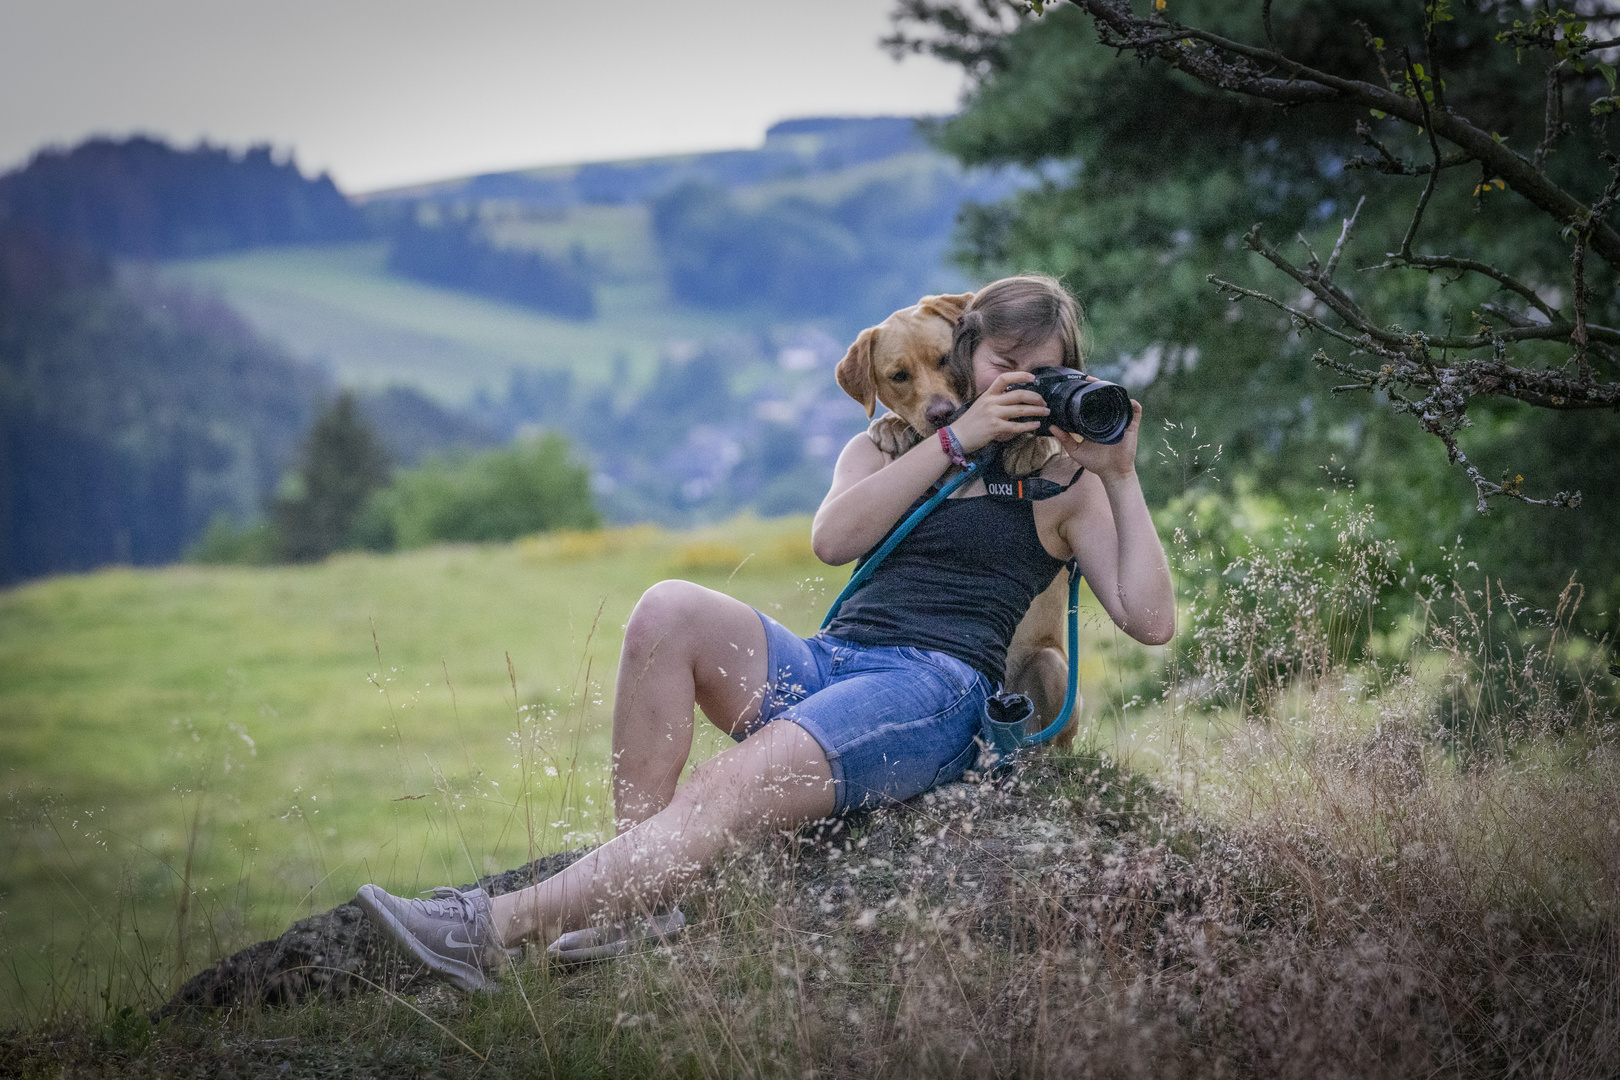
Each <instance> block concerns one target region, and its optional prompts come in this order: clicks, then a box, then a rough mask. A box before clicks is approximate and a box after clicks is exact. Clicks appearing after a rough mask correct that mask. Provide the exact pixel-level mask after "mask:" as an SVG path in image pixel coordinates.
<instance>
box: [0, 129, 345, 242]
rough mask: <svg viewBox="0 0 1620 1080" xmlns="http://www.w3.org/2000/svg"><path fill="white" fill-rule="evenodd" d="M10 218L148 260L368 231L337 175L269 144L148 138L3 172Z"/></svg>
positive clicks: (82, 148)
mask: <svg viewBox="0 0 1620 1080" xmlns="http://www.w3.org/2000/svg"><path fill="white" fill-rule="evenodd" d="M0 220H5V221H9V222H10V223H11V224H13V225H18V226H27V227H32V228H35V229H38V230H40V231H41V232H43V233H45V234H46V235H48V236H50V237H52V238H54V239H56V240H58V241H61V242H64V243H68V244H74V245H77V246H79V247H83V248H85V249H87V250H89V251H94V252H99V253H103V254H108V255H118V256H123V257H126V258H140V259H172V258H183V257H186V256H194V255H206V254H211V253H214V252H221V251H238V250H242V249H244V248H251V247H258V246H261V245H266V244H296V243H311V242H319V243H329V242H334V241H341V240H352V239H355V238H357V237H359V236H362V235H364V231H365V226H364V221H363V220H362V218H361V217H360V215H359V213H358V212H357V211H356V210H355V209H354V207H352V206H351V205H350V204H349V202H348V200H347V199H345V198H344V197H343V194H342V193H341V192H339V191H338V189H337V187H336V186H335V185H333V183H332V181H331V179H330V178H329V177H327V176H325V175H324V174H323V175H321V176H319V177H316V178H314V179H307V178H305V177H304V175H303V174H302V173H300V172H299V171H298V166H297V165H295V164H294V163H293V162H292V161H291V160H288V161H282V162H278V161H276V160H275V158H274V155H273V154H272V153H271V150H270V148H269V147H268V146H255V147H251V148H249V149H248V150H245V151H243V152H241V153H235V152H232V151H230V150H227V149H224V148H222V147H215V146H209V145H207V144H206V143H201V144H199V145H197V146H196V147H193V148H192V149H190V150H180V149H176V148H174V147H172V146H169V145H168V144H167V143H164V142H160V141H158V140H156V139H150V138H145V137H142V136H135V137H132V138H128V139H123V140H116V139H90V140H88V141H87V142H84V143H81V144H79V145H78V146H75V147H74V148H72V149H71V150H60V149H54V148H52V149H46V150H41V151H40V152H39V153H37V154H35V155H34V157H33V159H32V160H31V161H29V163H28V164H27V165H26V166H24V167H23V168H21V169H18V170H16V171H14V172H11V173H8V174H6V175H5V176H0Z"/></svg>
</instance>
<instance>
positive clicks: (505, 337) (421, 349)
mask: <svg viewBox="0 0 1620 1080" xmlns="http://www.w3.org/2000/svg"><path fill="white" fill-rule="evenodd" d="M925 134H926V133H925V131H924V130H923V129H922V128H921V127H920V126H919V124H918V123H917V122H916V121H914V120H911V119H908V118H904V117H883V118H876V119H847V118H816V119H804V120H791V121H786V122H783V123H781V124H777V125H776V126H774V127H772V128H771V129H770V131H769V132H768V133H767V135H766V138H765V140H764V144H763V145H762V146H760V147H759V148H757V149H753V150H734V151H724V152H719V153H712V154H689V155H678V156H671V157H664V158H653V159H643V160H636V161H618V162H597V163H591V164H583V165H572V166H561V167H554V168H545V169H533V170H523V171H518V172H512V173H503V174H492V175H486V176H477V177H468V178H462V179H455V180H447V181H444V182H441V183H436V184H427V185H419V186H416V187H412V188H407V189H400V190H396V191H386V192H377V193H373V194H370V195H366V196H362V197H359V198H358V199H357V200H356V201H357V202H358V203H359V204H360V206H361V208H362V210H363V212H364V213H365V215H366V216H367V218H368V219H369V220H370V222H371V225H372V228H373V230H374V235H376V236H377V237H378V239H376V240H371V241H366V242H361V243H351V244H327V245H305V246H301V247H292V248H278V249H260V250H256V251H249V252H242V253H237V254H228V255H221V256H216V257H212V258H208V259H196V260H187V261H184V262H172V263H169V264H167V265H166V266H165V267H164V268H163V269H162V274H163V275H164V277H165V278H166V279H168V280H173V281H179V282H184V283H186V284H187V285H188V286H190V287H193V288H200V289H204V290H213V291H215V292H217V294H218V295H220V296H221V297H222V298H223V299H225V300H226V301H227V302H228V303H230V304H231V306H232V307H234V308H236V309H237V310H239V311H241V312H242V313H243V314H244V315H245V317H246V318H247V319H248V320H249V321H250V322H251V323H252V324H253V325H254V326H255V327H256V328H257V329H258V330H259V331H260V332H261V333H263V334H265V335H267V336H269V337H271V338H273V339H276V340H278V341H281V342H283V343H284V344H285V345H286V346H287V347H288V348H289V349H291V350H292V351H293V352H295V353H297V354H299V355H303V356H310V357H318V358H321V359H322V360H324V361H325V362H326V363H328V364H329V365H330V366H331V368H332V370H333V371H334V373H335V374H336V375H337V377H338V379H339V380H340V381H342V382H345V383H349V384H353V385H360V386H381V385H387V384H389V383H396V382H402V383H405V384H408V385H411V386H415V387H419V388H421V389H422V390H424V391H426V392H427V393H430V394H432V395H433V396H434V397H436V398H437V399H438V400H440V401H442V402H444V403H447V404H450V405H452V406H456V407H469V406H470V407H471V408H472V409H473V411H474V412H475V413H476V414H477V415H478V416H479V417H480V418H481V419H482V420H483V421H484V422H485V423H486V424H487V425H488V426H490V427H493V428H494V429H496V430H497V431H499V432H501V433H503V434H514V433H517V432H520V431H524V430H527V429H532V428H534V427H546V428H552V429H557V430H562V431H564V432H566V433H567V434H568V435H569V436H570V437H571V438H572V439H573V440H574V441H575V442H576V443H577V444H578V445H580V446H581V447H582V448H583V449H584V450H585V451H586V453H587V454H588V455H589V457H590V460H591V464H592V468H593V471H594V473H595V477H596V483H597V488H598V494H599V496H600V498H601V505H602V507H603V510H604V512H605V513H606V514H607V515H608V516H609V518H610V519H611V520H614V521H618V522H628V521H641V520H648V519H651V520H656V521H661V522H664V523H669V524H678V523H690V522H694V521H703V520H717V519H719V518H722V517H726V516H729V515H731V514H733V513H735V512H736V511H737V510H739V509H742V508H746V507H753V508H756V509H758V510H760V511H762V512H783V511H789V510H802V509H806V508H813V507H814V505H815V503H816V501H817V500H819V498H820V497H821V495H822V494H823V493H824V492H825V490H826V484H827V481H828V477H829V476H830V471H831V463H832V460H833V458H834V457H835V456H836V454H837V451H838V449H839V448H840V447H841V446H842V445H843V443H844V441H845V440H846V439H848V438H849V436H850V435H851V434H853V433H854V432H855V431H858V430H860V428H861V427H862V426H863V425H864V424H865V421H866V418H865V415H864V414H863V413H862V411H861V409H860V407H859V406H857V405H856V404H855V403H853V402H851V401H850V400H849V399H848V398H847V397H846V396H845V395H844V394H843V392H842V391H840V390H839V389H838V387H837V385H836V384H835V383H834V381H833V377H832V365H833V363H834V362H835V361H836V360H837V359H838V358H839V357H840V356H842V355H843V351H844V348H845V346H846V345H847V343H848V342H849V341H850V340H851V339H853V337H854V335H855V334H856V333H857V332H858V331H859V330H860V328H861V327H863V326H866V325H869V324H870V323H872V322H875V321H877V320H879V319H881V318H883V317H884V316H885V315H887V314H888V313H889V312H890V311H892V310H893V309H895V308H897V307H900V306H903V305H905V304H908V303H911V302H913V301H914V300H915V299H916V298H917V297H918V296H920V295H923V294H924V293H928V292H938V291H947V290H949V291H955V290H960V289H962V288H965V287H968V286H969V284H970V283H969V282H968V281H966V280H965V279H964V278H963V277H962V276H961V275H960V274H959V273H958V272H956V271H955V270H954V269H953V268H952V266H951V265H950V262H949V259H948V251H949V246H950V243H951V236H952V234H953V229H954V226H955V222H956V219H957V216H958V214H959V213H960V211H961V208H962V207H963V206H964V205H966V204H968V203H974V202H992V201H995V200H997V199H999V198H1001V197H1002V196H1003V195H1005V194H1006V193H1007V192H1009V191H1010V190H1012V189H1014V188H1016V187H1018V186H1020V185H1023V184H1027V183H1029V182H1030V178H1029V177H1028V176H1027V175H1026V174H1024V173H1022V172H1019V171H1017V170H1004V171H994V172H991V171H976V170H966V169H963V168H962V167H961V166H959V165H958V164H957V163H956V162H955V161H954V160H952V159H950V158H947V157H945V156H944V155H941V154H939V153H937V152H935V151H934V150H933V149H932V148H931V147H930V145H929V143H928V142H927V139H926V138H925ZM388 237H393V238H394V239H393V241H390V240H388V239H386V238H388ZM401 239H409V240H410V241H411V242H412V243H416V242H419V241H423V240H426V241H428V242H430V243H431V244H434V245H435V246H433V247H432V248H431V250H430V251H429V254H432V255H434V256H435V259H434V260H433V261H434V264H435V266H434V269H433V272H432V274H431V275H429V274H424V273H421V272H413V273H411V274H410V275H409V276H407V275H406V274H405V273H401V272H400V271H402V270H405V269H408V267H407V266H406V265H405V263H406V262H407V261H408V260H406V259H403V258H402V255H403V254H405V251H404V249H403V247H402V245H401V243H400V240H401ZM451 241H453V243H452V242H451ZM450 248H455V249H457V250H456V251H454V252H452V253H451V254H453V255H455V256H456V257H455V258H447V259H442V260H441V259H440V258H439V256H442V255H443V254H444V252H445V251H446V250H447V249H450ZM491 253H503V254H504V253H511V256H512V257H511V258H510V260H508V259H506V258H504V257H503V258H496V257H493V256H492V254H491ZM524 253H528V254H532V255H534V256H538V257H540V258H543V259H544V260H545V263H544V264H542V267H543V268H544V269H545V270H546V273H543V274H542V273H532V272H529V273H527V276H528V278H529V279H530V280H529V281H528V282H527V283H525V282H523V281H521V280H519V279H520V278H522V277H524V276H525V275H524V274H516V273H514V274H513V275H512V276H511V280H501V275H500V273H499V269H500V267H501V266H503V265H506V266H512V267H514V268H515V267H518V266H520V265H521V260H520V259H519V258H518V256H521V255H522V254H524ZM559 268H561V269H564V270H566V271H567V276H569V277H572V278H574V280H575V281H577V282H580V283H585V284H587V285H588V288H589V302H590V307H592V308H594V312H595V314H594V315H593V316H589V317H587V316H588V312H589V308H587V305H586V304H585V303H584V302H583V300H584V294H583V293H582V292H580V291H578V290H575V292H574V296H575V301H574V303H573V305H572V307H571V309H570V310H567V311H564V310H562V309H563V308H564V307H565V306H567V305H566V304H565V303H564V301H565V300H566V298H567V296H568V295H569V292H568V290H567V289H566V288H561V287H557V286H558V285H559V284H560V282H561V279H562V277H563V275H561V274H558V273H557V271H558V269H559ZM532 269H533V268H532V267H531V270H532ZM424 279H427V280H424ZM542 279H546V280H549V282H550V284H551V285H552V291H551V294H550V298H549V300H548V301H547V302H546V303H535V302H525V303H514V302H512V300H513V299H514V298H515V297H517V296H522V295H527V296H535V295H537V294H538V292H539V285H540V284H541V282H542ZM434 281H436V282H439V283H440V284H437V285H435V284H433V283H432V282H434ZM525 288H526V289H528V292H527V293H524V292H523V291H522V290H523V289H525ZM548 304H549V307H548Z"/></svg>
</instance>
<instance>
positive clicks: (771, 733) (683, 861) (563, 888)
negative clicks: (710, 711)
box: [491, 721, 834, 946]
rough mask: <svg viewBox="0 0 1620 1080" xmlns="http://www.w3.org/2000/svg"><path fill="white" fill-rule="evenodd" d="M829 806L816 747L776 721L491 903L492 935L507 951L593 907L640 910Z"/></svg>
mask: <svg viewBox="0 0 1620 1080" xmlns="http://www.w3.org/2000/svg"><path fill="white" fill-rule="evenodd" d="M688 735H690V725H688ZM671 783H673V780H672V781H671ZM833 805H834V801H833V780H832V769H831V767H830V766H829V765H828V764H827V758H826V756H825V755H824V754H823V753H822V750H821V746H820V744H818V743H817V742H816V740H815V739H814V738H812V737H811V736H810V734H809V733H808V732H806V731H805V730H804V729H803V728H801V727H799V726H798V725H797V724H794V723H792V722H789V721H777V722H775V723H773V724H770V725H768V726H766V727H765V728H764V729H763V730H761V731H758V732H756V733H755V734H753V735H752V736H750V737H749V739H748V741H747V742H744V743H741V744H739V745H737V746H734V747H732V748H730V749H729V750H726V751H725V752H724V753H722V754H720V755H718V756H716V757H714V758H712V759H711V760H709V761H706V762H704V763H703V764H702V765H701V766H699V767H698V769H697V770H696V771H695V772H694V774H693V776H692V779H691V780H690V781H688V782H687V783H686V785H685V786H684V787H682V788H680V789H679V790H677V791H676V792H675V793H674V798H673V799H672V800H671V801H670V802H669V804H668V805H667V806H665V807H663V808H662V809H661V810H659V811H658V812H657V813H655V814H653V815H652V816H651V817H648V818H646V819H644V820H642V821H641V822H639V823H638V824H636V825H634V826H633V827H631V828H629V829H627V830H626V831H624V832H622V833H620V834H619V835H618V836H616V837H614V838H613V839H612V840H610V841H608V842H607V843H606V844H603V845H602V846H601V847H599V848H597V849H596V850H595V851H593V852H592V853H591V854H589V855H587V856H585V858H583V859H581V860H579V861H578V862H576V863H574V864H573V865H572V866H570V867H568V868H567V869H566V870H564V871H563V872H562V873H560V874H557V875H556V876H555V877H551V878H547V879H546V880H545V881H542V882H540V883H539V884H537V885H531V886H530V887H529V888H527V889H524V890H522V891H521V892H515V893H507V894H505V895H504V896H497V897H495V898H494V899H493V900H492V901H491V907H492V915H493V921H494V924H495V932H496V933H497V934H498V935H499V936H500V938H501V941H502V943H503V944H505V945H508V946H511V945H514V944H516V943H517V942H519V941H522V940H525V939H528V938H534V939H537V940H540V941H550V940H553V939H554V938H556V936H557V935H558V934H560V933H562V932H563V931H565V930H573V929H577V928H579V927H582V926H584V925H585V924H586V923H587V922H589V920H590V919H591V917H592V916H593V915H595V914H597V913H598V912H600V911H603V910H607V911H614V912H621V913H622V912H629V911H637V910H648V909H650V908H651V907H652V905H654V904H655V903H657V902H658V901H659V900H662V899H665V898H667V897H668V896H669V895H670V894H671V893H673V892H674V891H676V890H678V889H679V888H680V887H681V886H683V885H685V884H686V883H687V882H689V881H691V880H692V879H693V877H695V876H696V875H697V874H698V873H700V872H701V871H702V870H703V869H704V868H705V867H707V866H709V865H710V864H711V863H712V862H713V861H714V859H715V858H716V857H717V856H719V855H720V854H721V853H722V852H724V850H725V849H726V846H727V845H728V844H730V843H732V842H733V840H746V839H748V838H749V837H750V836H755V835H758V834H759V833H761V832H768V831H774V830H779V829H792V828H795V827H797V826H799V825H801V824H803V823H804V822H806V821H812V820H814V819H816V818H821V817H826V816H827V815H828V814H830V813H832V811H833Z"/></svg>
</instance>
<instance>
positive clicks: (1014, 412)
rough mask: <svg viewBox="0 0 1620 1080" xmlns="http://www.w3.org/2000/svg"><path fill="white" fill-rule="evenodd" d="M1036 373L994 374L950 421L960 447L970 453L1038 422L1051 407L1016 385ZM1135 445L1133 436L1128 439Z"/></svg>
mask: <svg viewBox="0 0 1620 1080" xmlns="http://www.w3.org/2000/svg"><path fill="white" fill-rule="evenodd" d="M1034 379H1035V376H1033V375H1031V374H1030V373H1029V372H1027V371H1004V372H1002V373H1001V374H1000V375H997V376H996V381H995V382H993V383H991V384H990V388H989V389H987V390H986V391H985V392H984V393H982V394H980V395H979V396H978V397H977V398H974V399H973V404H972V405H969V406H968V410H967V412H965V413H963V414H962V415H961V417H960V418H958V419H956V420H953V421H951V430H952V431H954V432H955V433H956V441H957V442H959V443H961V444H962V449H963V450H965V451H966V452H967V453H969V454H971V453H974V452H975V451H977V450H981V449H983V448H984V447H985V446H987V445H989V444H990V443H993V442H996V441H997V440H1000V439H1010V438H1012V437H1013V436H1014V435H1022V434H1023V433H1024V432H1026V431H1034V430H1035V429H1036V428H1038V427H1040V426H1041V421H1040V420H1039V419H1030V418H1032V417H1044V416H1046V414H1047V413H1048V412H1050V411H1051V410H1049V409H1047V407H1046V402H1045V401H1043V400H1041V395H1039V394H1037V393H1036V392H1035V391H1033V390H1022V389H1019V384H1020V383H1026V382H1033V381H1034ZM1131 445H1132V447H1133V448H1134V447H1135V445H1136V440H1135V439H1134V438H1132V439H1131Z"/></svg>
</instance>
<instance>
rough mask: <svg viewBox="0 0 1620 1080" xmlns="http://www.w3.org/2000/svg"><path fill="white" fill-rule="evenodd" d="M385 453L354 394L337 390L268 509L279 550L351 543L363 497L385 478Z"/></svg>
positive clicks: (312, 550)
mask: <svg viewBox="0 0 1620 1080" xmlns="http://www.w3.org/2000/svg"><path fill="white" fill-rule="evenodd" d="M389 468H390V465H389V461H388V453H387V451H386V450H384V449H383V446H382V444H381V443H380V442H379V441H378V439H377V436H376V435H375V434H374V433H373V432H372V430H371V426H370V425H369V424H368V423H366V421H365V419H364V417H362V416H361V415H360V409H359V406H358V404H357V403H356V402H355V398H354V395H353V394H352V393H349V392H347V391H345V392H344V393H341V394H339V395H338V397H337V400H336V401H334V402H333V403H332V404H331V405H330V406H329V407H328V408H327V409H326V410H325V411H324V412H322V413H321V415H320V416H318V417H317V418H316V420H315V424H314V426H313V427H312V428H311V429H310V432H309V435H308V437H307V438H306V439H305V441H304V445H303V447H302V449H301V450H300V452H299V466H298V471H297V473H295V474H294V475H293V476H292V477H291V478H290V483H289V484H288V490H287V491H285V492H283V493H282V494H281V495H280V496H278V497H277V499H276V501H275V504H274V506H273V507H272V509H271V520H272V522H273V526H274V529H275V538H276V540H275V542H276V551H277V554H278V555H279V556H280V557H281V558H282V559H284V560H286V561H288V562H310V561H312V560H315V559H320V558H324V557H325V556H327V555H330V554H331V553H332V552H334V551H337V550H338V549H340V548H343V547H347V546H349V544H350V534H351V532H352V531H353V529H354V524H355V520H356V519H357V518H358V517H359V515H360V511H361V510H362V509H363V508H364V507H365V505H366V502H367V500H369V499H370V498H371V495H372V493H373V492H374V491H376V490H377V489H378V488H381V487H382V486H383V485H385V484H386V483H387V482H388V474H389Z"/></svg>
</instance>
